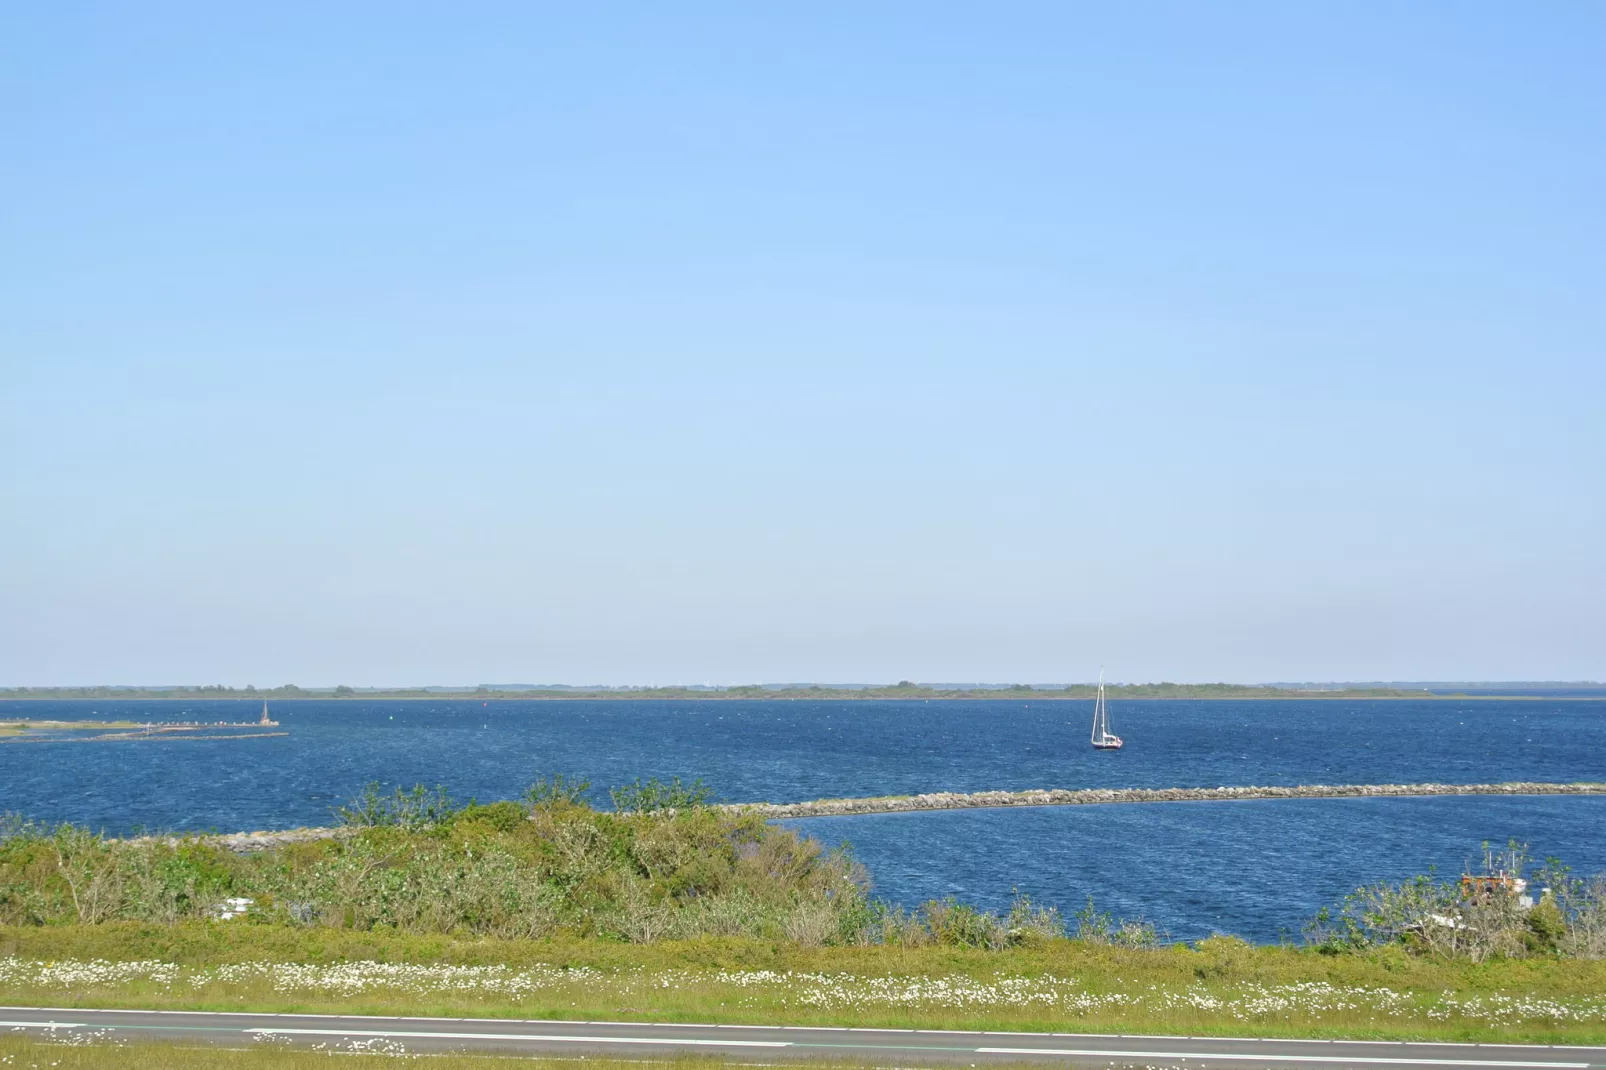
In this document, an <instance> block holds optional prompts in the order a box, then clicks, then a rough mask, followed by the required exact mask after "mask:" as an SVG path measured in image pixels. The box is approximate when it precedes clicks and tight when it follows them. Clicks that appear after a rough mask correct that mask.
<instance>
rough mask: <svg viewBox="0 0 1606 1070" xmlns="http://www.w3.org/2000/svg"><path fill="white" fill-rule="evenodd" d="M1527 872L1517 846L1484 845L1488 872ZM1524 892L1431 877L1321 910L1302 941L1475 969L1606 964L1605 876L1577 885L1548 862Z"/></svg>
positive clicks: (1380, 887)
mask: <svg viewBox="0 0 1606 1070" xmlns="http://www.w3.org/2000/svg"><path fill="white" fill-rule="evenodd" d="M1526 868H1527V858H1526V852H1525V850H1524V848H1523V847H1522V845H1520V844H1516V843H1511V844H1508V845H1507V846H1506V848H1505V849H1504V850H1493V849H1491V848H1489V846H1488V845H1487V844H1485V846H1484V870H1485V872H1489V873H1495V872H1498V873H1502V874H1505V875H1506V876H1508V877H1510V878H1521V877H1522V876H1523V873H1524V871H1525V869H1526ZM1528 890H1529V893H1530V894H1528V895H1527V896H1526V897H1519V896H1518V895H1517V894H1516V893H1515V891H1506V890H1496V891H1487V892H1475V893H1473V894H1469V892H1468V889H1467V887H1465V886H1464V885H1463V884H1462V882H1461V881H1445V880H1440V879H1437V878H1436V877H1435V876H1433V875H1432V874H1428V875H1423V876H1417V877H1412V878H1411V879H1409V880H1406V881H1399V882H1392V883H1391V882H1384V883H1381V884H1375V885H1371V886H1368V887H1365V888H1359V889H1357V890H1356V891H1354V892H1352V893H1351V894H1350V895H1348V896H1346V897H1345V899H1344V901H1343V902H1342V903H1340V904H1338V905H1337V906H1336V907H1332V908H1328V909H1325V910H1323V911H1321V912H1320V913H1319V914H1317V916H1316V917H1315V919H1314V920H1312V922H1311V923H1310V924H1309V925H1308V926H1306V929H1305V936H1306V940H1307V942H1308V943H1309V944H1310V945H1312V946H1314V947H1315V948H1317V949H1318V950H1321V951H1327V952H1337V951H1346V950H1358V949H1362V948H1369V947H1378V946H1385V945H1401V946H1403V947H1405V948H1407V949H1409V950H1411V951H1415V952H1419V953H1422V954H1426V955H1433V956H1437V957H1441V958H1451V959H1470V960H1472V961H1474V962H1482V961H1485V960H1487V959H1493V958H1522V957H1528V956H1535V955H1551V956H1557V955H1560V956H1567V957H1571V958H1590V959H1598V958H1606V875H1603V876H1597V877H1595V878H1594V879H1593V880H1591V881H1584V880H1580V879H1578V878H1576V877H1574V876H1572V874H1571V873H1570V872H1569V871H1568V870H1567V868H1566V867H1565V866H1562V865H1561V864H1560V863H1559V862H1556V861H1554V860H1552V861H1550V862H1547V863H1546V864H1545V866H1543V867H1542V868H1540V869H1539V870H1538V871H1537V872H1536V873H1535V874H1534V875H1533V879H1532V880H1531V881H1529V882H1528ZM1524 898H1526V899H1527V900H1528V901H1527V902H1524V901H1523V899H1524Z"/></svg>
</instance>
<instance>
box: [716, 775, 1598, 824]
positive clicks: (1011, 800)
mask: <svg viewBox="0 0 1606 1070" xmlns="http://www.w3.org/2000/svg"><path fill="white" fill-rule="evenodd" d="M1424 795H1606V784H1600V783H1582V784H1550V783H1532V782H1526V781H1514V782H1510V783H1505V784H1301V785H1298V786H1297V787H1269V786H1268V787H1242V788H1081V789H1071V788H1043V789H1039V790H1036V791H973V792H951V791H941V792H933V793H930V794H926V795H883V796H877V797H873V798H867V799H816V800H814V801H813V802H798V803H745V804H742V803H736V804H729V808H730V809H742V810H748V811H753V812H756V813H760V814H763V815H764V816H765V817H769V818H783V817H847V816H850V815H852V814H896V813H904V812H906V811H912V810H971V809H977V808H984V807H996V806H1089V805H1096V804H1100V803H1158V802H1223V801H1230V800H1240V799H1352V798H1372V797H1391V796H1407V797H1414V796H1424Z"/></svg>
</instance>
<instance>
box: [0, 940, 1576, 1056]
mask: <svg viewBox="0 0 1606 1070" xmlns="http://www.w3.org/2000/svg"><path fill="white" fill-rule="evenodd" d="M0 997H3V999H4V1000H5V1001H8V1002H10V1003H13V1004H32V1005H39V1006H56V1007H70V1006H85V1007H94V1006H141V1007H153V1008H190V1009H201V1010H225V1009H233V1010H260V1011H300V1012H315V1011H322V1012H331V1013H350V1014H365V1013H372V1014H419V1015H447V1016H461V1015H484V1016H513V1017H522V1018H579V1019H603V1020H615V1021H624V1020H655V1021H703V1022H748V1023H770V1024H798V1025H806V1024H832V1025H867V1026H885V1027H893V1028H956V1029H1006V1030H1043V1031H1051V1030H1061V1031H1079V1032H1126V1033H1134V1032H1136V1033H1158V1034H1194V1035H1200V1034H1210V1033H1215V1034H1220V1035H1241V1034H1242V1033H1243V1032H1244V1031H1245V1030H1246V1029H1247V1030H1253V1031H1254V1032H1255V1033H1258V1034H1262V1035H1268V1036H1347V1037H1380V1038H1407V1039H1437V1040H1504V1041H1513V1042H1517V1041H1521V1042H1535V1043H1600V1042H1603V1041H1606V963H1602V962H1598V961H1575V960H1562V959H1554V958H1550V959H1544V958H1529V959H1496V960H1489V961H1486V962H1482V963H1472V962H1467V961H1464V960H1460V961H1446V960H1440V959H1434V958H1429V957H1423V956H1417V955H1412V954H1410V953H1408V952H1406V951H1405V950H1404V949H1402V948H1400V947H1387V948H1376V949H1370V950H1366V951H1359V952H1350V953H1346V954H1337V955H1332V954H1321V953H1319V952H1314V951H1311V950H1307V949H1295V948H1274V947H1252V946H1250V945H1248V944H1245V943H1243V942H1242V941H1238V940H1233V939H1231V938H1227V937H1216V938H1212V939H1210V940H1206V941H1201V942H1200V943H1199V944H1198V945H1196V946H1191V947H1190V946H1185V945H1172V946H1166V947H1159V948H1149V949H1133V948H1122V947H1116V946H1112V945H1107V944H1104V945H1100V944H1092V943H1087V942H1083V941H1075V940H1064V939H1055V940H1047V941H1043V942H1041V943H1038V944H1035V945H1031V946H1019V947H1014V948H1008V949H1004V950H997V951H989V950H984V949H977V948H957V947H945V946H936V945H928V946H924V947H909V946H898V945H875V946H863V947H840V946H839V947H813V948H810V947H802V946H799V945H797V944H794V943H788V942H784V941H761V940H751V939H743V938H707V937H705V938H701V939H697V940H689V941H660V942H655V943H652V944H636V945H632V944H621V943H617V942H610V941H602V940H596V939H572V938H562V937H557V938H549V939H542V940H496V939H461V938H453V937H448V936H433V937H431V936H419V935H411V934H405V933H384V932H353V931H350V930H340V929H329V928H310V929H290V928H285V927H274V926H264V925H250V924H245V925H238V924H233V923H226V924H218V923H205V922H185V923H181V924H178V925H173V926H159V925H137V924H130V923H115V924H108V925H100V926H76V925H75V926H52V927H36V928H26V929H19V928H12V929H7V930H0Z"/></svg>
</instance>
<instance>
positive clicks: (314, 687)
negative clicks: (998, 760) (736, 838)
mask: <svg viewBox="0 0 1606 1070" xmlns="http://www.w3.org/2000/svg"><path fill="white" fill-rule="evenodd" d="M900 682H902V681H901V680H896V679H894V680H888V681H883V682H874V681H868V682H843V681H827V680H804V681H784V682H783V681H773V680H771V681H747V682H737V681H728V682H723V683H716V682H713V681H698V682H688V683H663V682H656V683H623V684H595V683H593V684H573V683H558V682H549V683H539V684H530V683H503V684H495V683H484V684H349V683H344V682H341V683H322V684H295V685H293V686H295V687H296V688H298V689H300V690H303V691H332V690H334V689H335V688H337V687H350V688H352V689H353V690H356V691H359V692H370V691H441V692H449V693H457V692H472V691H474V689H476V688H486V689H489V690H491V691H497V690H505V691H526V690H530V691H533V690H543V689H561V690H575V691H584V690H633V689H639V688H658V687H682V688H694V689H717V690H725V689H729V688H735V687H761V688H766V689H770V688H774V689H779V688H802V687H820V688H829V689H832V690H856V689H871V688H882V687H891V686H896V685H897V684H898V683H900ZM911 682H912V683H913V684H914V685H915V686H916V687H923V688H934V689H936V688H940V689H949V690H958V689H967V688H968V689H977V690H994V689H997V690H1004V689H1007V688H1010V687H1012V686H1016V685H1018V684H1025V685H1026V686H1029V687H1037V688H1044V689H1055V688H1068V687H1092V686H1095V685H1096V684H1097V683H1098V681H1097V680H1096V679H1094V680H1068V681H1067V680H1062V681H1057V682H1045V681H1041V680H1038V681H1031V680H1015V681H1007V682H1006V681H996V680H995V681H929V680H915V681H911ZM1105 683H1106V684H1109V685H1110V686H1113V687H1128V686H1133V687H1141V686H1147V685H1155V684H1177V685H1180V686H1184V687H1197V686H1209V685H1214V684H1225V685H1229V686H1238V687H1280V688H1291V689H1297V688H1307V689H1323V688H1334V689H1336V688H1357V689H1358V688H1412V687H1420V688H1439V689H1444V688H1453V687H1469V688H1480V689H1483V688H1517V687H1526V688H1569V687H1606V683H1602V682H1601V681H1599V680H1450V681H1445V680H1328V681H1304V682H1296V681H1267V680H1222V679H1211V680H1170V679H1156V680H1116V679H1107V680H1106V681H1105ZM212 686H219V687H228V688H232V689H234V690H237V691H241V692H242V693H243V692H245V690H246V689H247V688H249V689H250V690H252V691H256V692H261V691H267V690H273V689H275V688H279V687H285V686H291V685H287V684H267V685H261V686H259V685H256V684H215V683H214V684H127V683H101V684H84V683H79V684H0V689H4V690H12V689H22V688H39V689H49V688H55V689H62V690H69V689H89V688H99V687H104V688H109V689H114V690H116V689H127V690H138V691H164V690H182V689H198V688H202V687H212Z"/></svg>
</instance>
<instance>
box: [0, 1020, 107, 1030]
mask: <svg viewBox="0 0 1606 1070" xmlns="http://www.w3.org/2000/svg"><path fill="white" fill-rule="evenodd" d="M84 1028H87V1027H86V1026H85V1025H84V1023H83V1022H0V1029H84Z"/></svg>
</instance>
